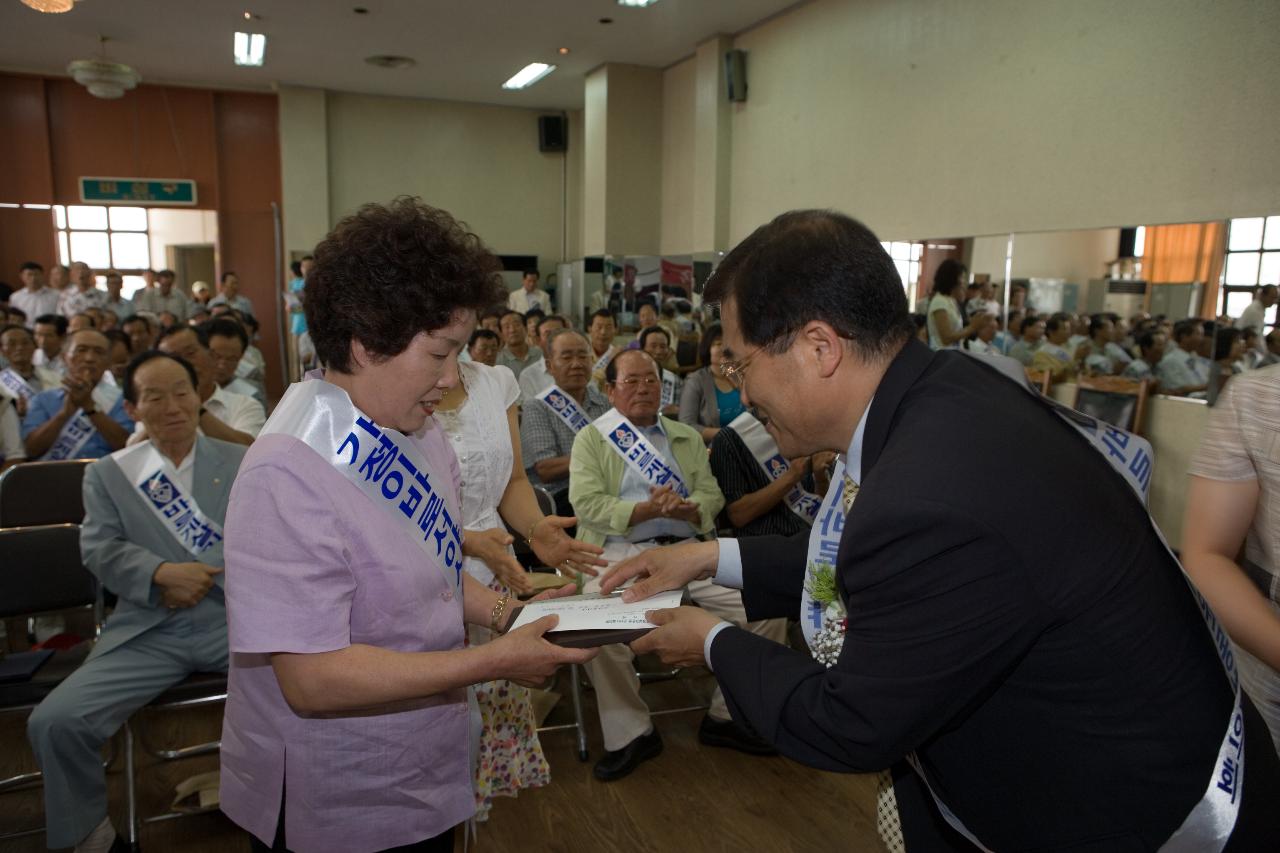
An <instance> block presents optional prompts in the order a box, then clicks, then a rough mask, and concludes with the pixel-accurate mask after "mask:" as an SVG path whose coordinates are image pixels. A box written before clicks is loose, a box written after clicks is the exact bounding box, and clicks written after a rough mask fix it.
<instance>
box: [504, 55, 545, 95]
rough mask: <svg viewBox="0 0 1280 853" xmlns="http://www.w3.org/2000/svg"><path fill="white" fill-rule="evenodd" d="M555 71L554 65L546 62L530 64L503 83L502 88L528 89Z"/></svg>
mask: <svg viewBox="0 0 1280 853" xmlns="http://www.w3.org/2000/svg"><path fill="white" fill-rule="evenodd" d="M555 70H556V67H555V66H554V65H547V64H546V63H545V62H530V63H529V64H528V65H526V66H525V67H524V68H521V69H520V70H519V71H517V72H516V73H515V75H514V76H513V77H512V78H511V79H510V80H508V81H507V82H505V83H503V84H502V88H504V89H527V88H529V87H530V86H532V85H533V84H534V83H537V82H538V81H539V80H541V79H542V78H543V77H546V76H547V75H548V74H550V73H551V72H552V71H555Z"/></svg>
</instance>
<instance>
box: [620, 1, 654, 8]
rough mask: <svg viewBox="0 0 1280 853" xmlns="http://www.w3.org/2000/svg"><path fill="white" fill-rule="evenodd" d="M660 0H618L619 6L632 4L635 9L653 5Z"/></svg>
mask: <svg viewBox="0 0 1280 853" xmlns="http://www.w3.org/2000/svg"><path fill="white" fill-rule="evenodd" d="M657 2H658V0H618V5H619V6H630V7H631V8H633V9H643V8H644V7H645V6H652V5H653V4H654V3H657Z"/></svg>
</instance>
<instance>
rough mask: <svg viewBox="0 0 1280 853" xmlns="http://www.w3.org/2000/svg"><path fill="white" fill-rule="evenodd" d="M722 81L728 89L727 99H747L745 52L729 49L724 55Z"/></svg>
mask: <svg viewBox="0 0 1280 853" xmlns="http://www.w3.org/2000/svg"><path fill="white" fill-rule="evenodd" d="M724 82H725V86H726V87H727V88H728V90H729V100H731V101H745V100H746V99H747V52H746V51H745V50H730V51H728V52H727V53H725V55H724Z"/></svg>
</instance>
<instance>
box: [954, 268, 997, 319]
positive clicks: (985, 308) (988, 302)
mask: <svg viewBox="0 0 1280 853" xmlns="http://www.w3.org/2000/svg"><path fill="white" fill-rule="evenodd" d="M968 290H969V298H968V299H967V300H966V301H965V303H964V307H965V311H966V312H968V314H969V316H970V317H976V316H977V315H979V314H990V315H991V316H993V317H999V316H1000V314H1001V313H1002V312H1003V311H1004V306H1003V305H1001V304H1000V303H999V302H997V301H996V286H995V283H994V282H992V281H991V279H990V278H985V277H984V278H983V280H982V281H972V282H970V283H969V288H968Z"/></svg>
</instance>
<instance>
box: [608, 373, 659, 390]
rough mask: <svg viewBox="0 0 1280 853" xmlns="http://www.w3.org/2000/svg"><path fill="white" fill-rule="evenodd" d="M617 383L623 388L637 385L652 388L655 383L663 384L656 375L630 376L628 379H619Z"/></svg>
mask: <svg viewBox="0 0 1280 853" xmlns="http://www.w3.org/2000/svg"><path fill="white" fill-rule="evenodd" d="M617 384H618V385H621V386H622V387H623V388H635V387H636V386H637V385H643V386H644V387H646V388H652V387H653V386H655V385H661V384H662V381H661V380H660V379H658V377H656V376H628V377H627V378H626V379H619V380H618V382H617Z"/></svg>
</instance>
